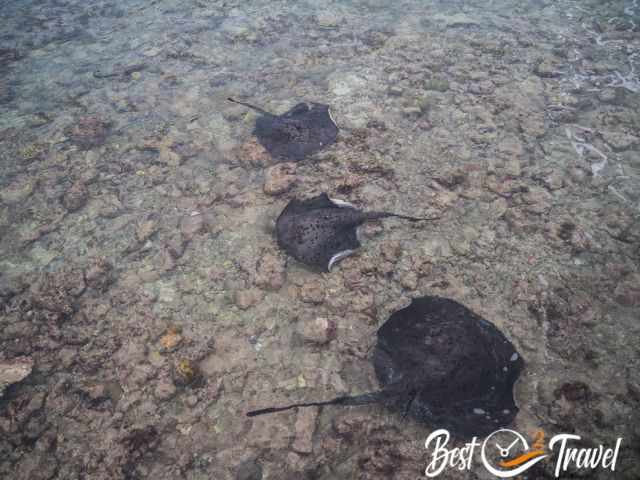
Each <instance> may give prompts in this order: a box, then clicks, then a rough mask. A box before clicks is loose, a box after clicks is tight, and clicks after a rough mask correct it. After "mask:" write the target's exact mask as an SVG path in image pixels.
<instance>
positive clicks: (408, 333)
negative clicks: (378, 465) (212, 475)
mask: <svg viewBox="0 0 640 480" xmlns="http://www.w3.org/2000/svg"><path fill="white" fill-rule="evenodd" d="M373 364H374V368H375V373H376V377H377V379H378V382H379V383H380V386H381V389H380V390H379V391H376V392H370V393H365V394H363V395H357V396H352V397H351V396H346V397H338V398H335V399H332V400H329V401H324V402H309V403H302V404H294V405H289V406H286V407H276V408H268V409H264V410H257V411H254V412H249V413H248V415H249V416H254V415H259V414H264V413H272V412H277V411H281V410H286V409H289V408H293V407H305V406H308V405H364V404H371V403H381V404H383V405H385V406H387V407H389V408H391V409H394V410H397V411H400V412H402V413H403V414H405V415H409V416H411V417H413V418H415V419H417V420H418V421H420V422H423V423H427V424H429V425H432V426H433V427H434V428H435V427H437V428H446V429H448V430H449V431H450V432H452V433H453V434H455V435H457V436H459V437H461V438H469V437H472V436H485V435H488V434H489V433H491V432H493V431H495V430H498V429H500V428H502V427H504V426H506V425H508V424H510V423H511V422H512V421H513V419H514V418H515V416H516V414H517V412H518V408H517V406H516V404H515V401H514V399H513V386H514V384H515V382H516V380H517V379H518V377H519V375H520V372H521V371H522V369H523V367H524V361H523V359H522V357H521V356H520V355H519V354H518V352H517V351H516V350H515V348H514V346H513V345H512V344H511V342H509V340H508V339H507V338H506V337H505V336H504V335H503V334H502V333H501V332H500V331H499V330H498V329H497V328H496V327H495V326H494V325H493V324H492V323H490V322H488V321H487V320H485V319H483V318H481V317H480V316H478V315H477V314H475V313H474V312H472V311H471V310H469V309H468V308H466V307H465V306H464V305H462V304H460V303H458V302H456V301H455V300H451V299H447V298H441V297H434V296H425V297H421V298H417V299H414V300H413V301H412V302H411V304H410V305H409V306H408V307H406V308H403V309H401V310H398V311H396V312H394V313H393V314H392V315H391V316H390V317H389V319H388V320H387V321H386V322H385V323H384V324H383V325H382V326H381V327H380V329H379V330H378V332H377V343H376V347H375V350H374V353H373Z"/></svg>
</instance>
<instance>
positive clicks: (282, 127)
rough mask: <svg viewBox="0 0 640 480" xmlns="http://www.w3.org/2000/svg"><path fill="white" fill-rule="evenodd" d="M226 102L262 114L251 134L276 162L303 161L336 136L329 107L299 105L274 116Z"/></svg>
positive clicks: (314, 104) (310, 103) (260, 109)
mask: <svg viewBox="0 0 640 480" xmlns="http://www.w3.org/2000/svg"><path fill="white" fill-rule="evenodd" d="M228 100H229V101H231V102H234V103H238V104H240V105H244V106H245V107H248V108H251V109H253V110H255V111H257V112H258V113H260V114H261V116H260V117H258V119H257V120H256V125H255V129H254V132H253V133H254V135H255V136H256V137H258V140H259V141H260V143H261V144H262V146H264V148H265V149H266V150H267V151H268V152H269V153H270V154H271V156H272V157H273V158H274V159H275V160H280V161H291V160H293V161H298V160H302V159H303V158H305V157H308V156H309V155H313V154H314V153H316V152H318V151H320V150H322V149H323V148H325V147H327V146H328V145H331V144H332V143H334V142H335V141H336V138H337V137H338V126H337V125H336V123H335V122H334V121H333V118H332V117H331V112H330V111H329V106H328V105H324V104H322V103H313V102H305V103H298V104H297V105H296V106H295V107H293V108H292V109H291V110H289V111H287V112H285V113H283V114H282V115H274V114H273V113H269V112H267V111H265V110H263V109H262V108H260V107H256V106H254V105H250V104H248V103H244V102H239V101H238V100H234V99H233V98H229V99H228Z"/></svg>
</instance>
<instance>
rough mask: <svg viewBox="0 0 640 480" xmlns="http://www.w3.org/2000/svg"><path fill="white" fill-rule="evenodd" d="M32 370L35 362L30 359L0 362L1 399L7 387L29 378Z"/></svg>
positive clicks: (17, 358) (19, 358) (21, 358)
mask: <svg viewBox="0 0 640 480" xmlns="http://www.w3.org/2000/svg"><path fill="white" fill-rule="evenodd" d="M32 370H33V360H32V359H31V358H30V357H16V358H14V359H12V360H5V361H0V398H2V396H3V395H4V392H5V390H6V388H7V387H9V386H10V385H13V384H15V383H18V382H21V381H22V380H24V379H25V378H27V377H28V376H29V375H30V374H31V371H32Z"/></svg>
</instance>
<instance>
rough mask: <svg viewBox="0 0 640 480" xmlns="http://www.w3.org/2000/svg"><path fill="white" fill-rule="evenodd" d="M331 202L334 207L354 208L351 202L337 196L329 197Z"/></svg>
mask: <svg viewBox="0 0 640 480" xmlns="http://www.w3.org/2000/svg"><path fill="white" fill-rule="evenodd" d="M329 200H331V203H333V204H334V205H335V206H336V207H340V208H356V206H355V205H354V204H353V203H349V202H345V201H344V200H340V199H337V198H330V199H329Z"/></svg>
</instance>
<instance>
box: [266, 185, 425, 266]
mask: <svg viewBox="0 0 640 480" xmlns="http://www.w3.org/2000/svg"><path fill="white" fill-rule="evenodd" d="M385 217H398V218H402V219H405V220H410V221H420V220H433V219H432V218H416V217H409V216H406V215H398V214H396V213H389V212H367V211H363V210H359V209H357V208H356V207H354V206H353V205H352V204H350V203H348V202H345V201H342V200H336V199H331V198H329V196H328V195H327V194H326V193H321V194H320V195H318V196H316V197H313V198H308V199H306V200H298V199H295V198H294V199H293V200H291V201H290V202H289V203H288V204H287V206H286V207H285V208H284V210H283V211H282V213H281V214H280V216H279V217H278V220H277V221H276V235H277V237H278V245H279V246H280V248H282V249H283V250H284V251H286V252H287V253H288V254H289V255H291V256H292V257H293V258H295V259H296V260H298V261H300V262H302V263H304V264H306V265H309V266H314V267H319V268H321V269H324V270H326V271H329V270H331V267H332V266H333V265H334V264H335V263H336V262H338V261H340V260H342V259H343V258H345V257H346V256H348V255H351V254H352V253H353V252H355V251H356V249H358V248H359V247H360V241H359V240H358V230H357V229H358V227H359V226H360V225H362V224H363V223H364V222H366V221H369V220H376V219H379V218H385Z"/></svg>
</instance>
